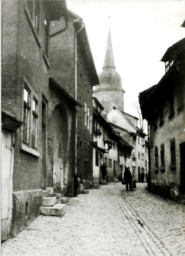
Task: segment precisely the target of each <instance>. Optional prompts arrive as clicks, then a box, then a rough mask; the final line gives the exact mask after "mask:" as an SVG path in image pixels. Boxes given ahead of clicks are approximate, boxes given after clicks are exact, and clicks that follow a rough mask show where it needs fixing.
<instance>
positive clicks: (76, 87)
mask: <svg viewBox="0 0 185 256" xmlns="http://www.w3.org/2000/svg"><path fill="white" fill-rule="evenodd" d="M75 22H81V27H80V28H79V29H78V30H77V31H75V33H74V73H75V74H74V75H75V77H74V83H75V100H76V101H77V99H78V71H77V63H78V53H77V37H78V34H79V33H80V31H82V29H83V28H84V23H83V21H82V19H79V20H75V21H74V23H75ZM74 29H75V28H74ZM77 131H78V115H77V110H76V120H75V176H77Z"/></svg>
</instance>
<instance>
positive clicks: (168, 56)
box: [161, 38, 185, 62]
mask: <svg viewBox="0 0 185 256" xmlns="http://www.w3.org/2000/svg"><path fill="white" fill-rule="evenodd" d="M183 52H185V38H183V39H181V40H180V41H178V42H177V43H175V44H173V45H172V46H170V47H169V48H168V49H167V51H166V52H165V54H164V56H163V57H162V59H161V61H163V62H166V61H170V60H172V59H174V58H176V57H178V56H179V55H180V54H182V53H183Z"/></svg>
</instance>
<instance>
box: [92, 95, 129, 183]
mask: <svg viewBox="0 0 185 256" xmlns="http://www.w3.org/2000/svg"><path fill="white" fill-rule="evenodd" d="M103 110H104V108H103V106H102V105H101V103H100V102H99V101H98V100H97V99H96V98H94V112H93V179H94V180H96V181H98V182H102V176H101V171H100V170H101V165H102V164H103V163H105V164H106V166H107V175H108V181H115V180H118V178H119V176H120V172H121V170H120V159H121V157H123V156H125V157H128V156H130V154H131V151H132V146H131V145H129V144H128V143H127V142H126V141H125V140H124V139H123V138H122V137H121V136H120V135H119V134H118V133H116V132H114V130H113V128H112V127H111V124H110V123H109V122H108V120H106V117H105V116H104V115H103Z"/></svg>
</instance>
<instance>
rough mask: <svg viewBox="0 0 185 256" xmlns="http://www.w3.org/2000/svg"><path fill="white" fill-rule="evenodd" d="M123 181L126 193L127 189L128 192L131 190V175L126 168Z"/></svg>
mask: <svg viewBox="0 0 185 256" xmlns="http://www.w3.org/2000/svg"><path fill="white" fill-rule="evenodd" d="M124 181H125V183H126V189H127V191H128V188H129V189H130V190H132V184H131V181H132V174H131V172H130V170H129V168H128V167H126V168H125V172H124Z"/></svg>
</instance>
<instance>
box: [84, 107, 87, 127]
mask: <svg viewBox="0 0 185 256" xmlns="http://www.w3.org/2000/svg"><path fill="white" fill-rule="evenodd" d="M84 125H85V126H87V104H86V103H84Z"/></svg>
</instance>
